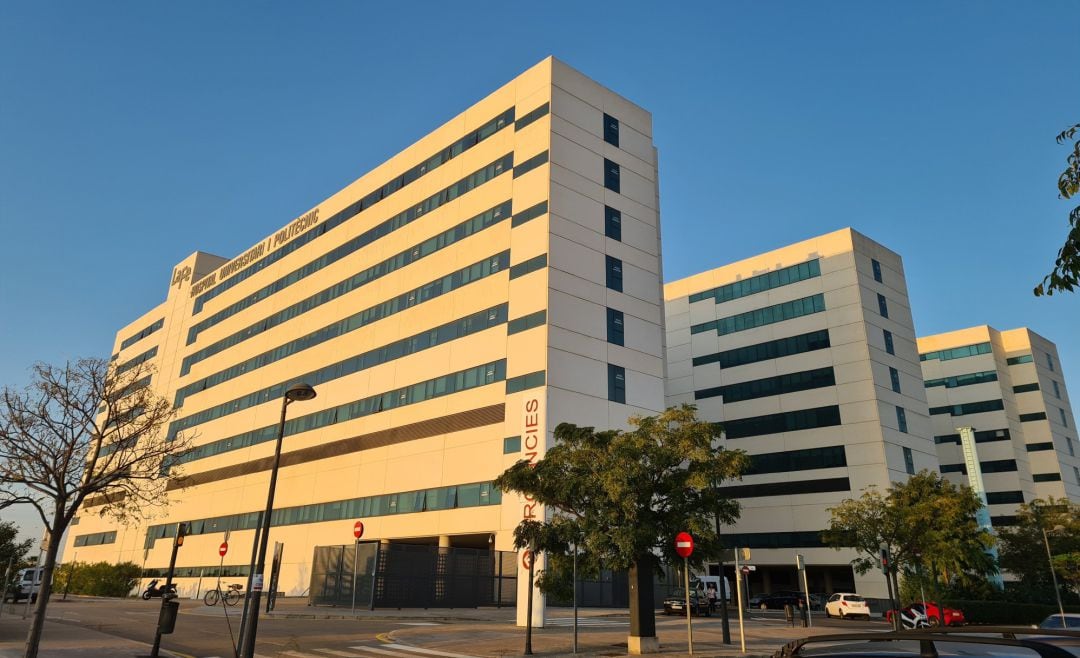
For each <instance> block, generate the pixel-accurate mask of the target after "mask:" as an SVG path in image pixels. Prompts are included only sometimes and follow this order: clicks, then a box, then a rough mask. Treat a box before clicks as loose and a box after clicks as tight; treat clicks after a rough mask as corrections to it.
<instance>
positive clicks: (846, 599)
mask: <svg viewBox="0 0 1080 658" xmlns="http://www.w3.org/2000/svg"><path fill="white" fill-rule="evenodd" d="M825 616H826V617H839V618H840V619H846V618H848V617H862V618H864V619H869V618H870V606H869V605H867V603H866V599H864V598H863V597H861V596H859V595H858V594H851V593H849V592H840V593H837V594H833V595H832V596H830V597H829V600H828V601H826V602H825Z"/></svg>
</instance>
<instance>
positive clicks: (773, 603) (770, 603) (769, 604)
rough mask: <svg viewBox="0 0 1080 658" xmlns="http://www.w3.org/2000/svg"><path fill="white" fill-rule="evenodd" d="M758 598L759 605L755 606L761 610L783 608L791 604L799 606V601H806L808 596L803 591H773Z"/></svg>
mask: <svg viewBox="0 0 1080 658" xmlns="http://www.w3.org/2000/svg"><path fill="white" fill-rule="evenodd" d="M755 598H757V605H756V606H755V607H757V608H759V609H761V610H783V609H784V606H788V605H790V606H791V607H793V608H797V607H799V601H803V602H804V603H805V601H806V598H805V597H803V595H802V592H773V593H772V594H767V595H765V596H761V597H755Z"/></svg>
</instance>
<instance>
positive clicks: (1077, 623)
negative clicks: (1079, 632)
mask: <svg viewBox="0 0 1080 658" xmlns="http://www.w3.org/2000/svg"><path fill="white" fill-rule="evenodd" d="M1039 628H1080V617H1076V616H1074V615H1066V616H1065V625H1064V626H1062V625H1061V615H1052V616H1050V617H1047V618H1046V619H1044V620H1043V622H1042V623H1041V624H1039Z"/></svg>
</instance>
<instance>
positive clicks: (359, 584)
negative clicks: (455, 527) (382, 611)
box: [308, 542, 517, 608]
mask: <svg viewBox="0 0 1080 658" xmlns="http://www.w3.org/2000/svg"><path fill="white" fill-rule="evenodd" d="M354 551H355V554H356V556H357V561H356V564H355V574H356V576H355V580H354V578H353V574H354V570H353V567H354V565H353V555H354ZM516 557H517V554H516V553H513V552H510V551H487V550H478V549H473V548H439V547H437V546H428V545H413V544H380V543H379V542H361V544H360V546H359V547H358V548H357V547H355V546H353V545H352V544H345V545H342V546H316V547H315V554H314V558H313V560H312V570H311V588H310V590H309V594H308V601H309V603H310V604H311V605H334V606H350V605H352V602H353V587H356V605H357V607H363V608H475V607H478V606H495V605H514V604H515V603H516V601H517V559H516Z"/></svg>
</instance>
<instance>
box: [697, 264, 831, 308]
mask: <svg viewBox="0 0 1080 658" xmlns="http://www.w3.org/2000/svg"><path fill="white" fill-rule="evenodd" d="M818 276H821V264H820V263H819V262H818V260H817V259H814V260H811V261H807V262H805V263H799V264H797V265H791V266H788V267H784V268H781V269H779V270H774V271H772V272H769V273H767V274H758V275H756V276H752V277H750V278H749V279H743V280H741V281H736V282H734V283H729V284H727V285H723V286H719V287H717V288H710V289H709V290H702V291H701V292H695V293H693V294H692V295H690V303H691V304H693V303H694V302H700V301H703V300H706V299H711V300H713V303H716V304H723V303H724V302H730V301H732V300H734V299H739V298H740V297H746V296H747V295H753V294H756V293H759V292H764V291H766V290H772V289H773V288H779V287H780V286H786V285H789V284H792V283H798V282H799V281H805V280H806V279H812V278H814V277H818Z"/></svg>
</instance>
